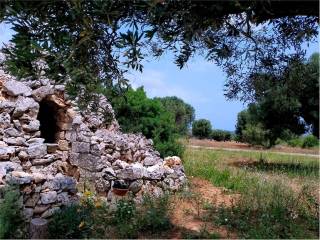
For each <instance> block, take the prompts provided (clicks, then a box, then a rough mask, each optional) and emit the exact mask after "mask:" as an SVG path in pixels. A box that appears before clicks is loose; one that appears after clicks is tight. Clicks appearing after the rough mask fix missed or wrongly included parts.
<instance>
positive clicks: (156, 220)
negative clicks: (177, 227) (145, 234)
mask: <svg viewBox="0 0 320 240" xmlns="http://www.w3.org/2000/svg"><path fill="white" fill-rule="evenodd" d="M168 206H169V197H168V196H163V197H161V198H158V199H154V198H153V197H150V196H145V197H144V199H143V204H142V206H141V210H142V213H141V215H140V217H139V219H138V224H139V228H140V230H142V231H151V232H153V233H155V232H158V231H163V230H167V229H169V228H170V227H171V223H170V219H169V214H168Z"/></svg>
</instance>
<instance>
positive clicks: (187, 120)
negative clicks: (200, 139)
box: [156, 96, 195, 135]
mask: <svg viewBox="0 0 320 240" xmlns="http://www.w3.org/2000/svg"><path fill="white" fill-rule="evenodd" d="M156 99H157V100H159V101H160V102H161V103H162V105H163V106H164V107H165V108H166V110H167V111H168V112H170V113H172V114H173V115H174V119H175V126H176V128H177V132H178V133H179V134H180V135H185V134H187V132H188V129H189V128H190V127H191V124H192V122H193V121H194V118H195V111H194V108H193V107H192V106H191V105H190V104H188V103H185V102H184V101H183V100H182V99H180V98H178V97H176V96H173V97H163V98H156Z"/></svg>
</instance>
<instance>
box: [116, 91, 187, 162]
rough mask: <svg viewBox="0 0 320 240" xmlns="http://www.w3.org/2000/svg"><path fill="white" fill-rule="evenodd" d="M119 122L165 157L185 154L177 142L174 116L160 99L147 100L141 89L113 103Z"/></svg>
mask: <svg viewBox="0 0 320 240" xmlns="http://www.w3.org/2000/svg"><path fill="white" fill-rule="evenodd" d="M111 103H112V106H113V109H114V111H115V113H116V117H117V120H118V122H119V124H120V126H121V128H122V129H123V130H124V131H125V132H133V133H138V132H141V133H142V134H143V135H144V136H146V137H147V138H151V139H152V140H153V142H154V146H155V148H156V149H157V150H158V151H159V152H160V154H161V156H162V157H165V156H172V155H178V156H181V154H182V150H183V149H182V146H181V145H180V144H179V143H178V142H177V138H178V134H177V132H176V127H175V119H174V116H173V115H172V114H171V113H170V112H168V111H167V110H166V109H165V108H164V107H163V105H162V103H161V102H160V101H159V100H157V99H150V98H148V97H147V95H146V93H145V91H144V89H143V88H142V87H140V88H138V89H136V90H134V89H131V88H130V89H129V90H128V91H127V92H126V93H125V94H124V96H123V97H114V98H112V99H111Z"/></svg>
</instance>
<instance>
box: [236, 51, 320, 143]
mask: <svg viewBox="0 0 320 240" xmlns="http://www.w3.org/2000/svg"><path fill="white" fill-rule="evenodd" d="M318 77H319V54H318V53H315V54H313V55H312V56H311V57H310V59H309V60H308V61H301V60H296V61H293V62H291V63H290V64H289V65H288V67H287V69H286V71H285V72H284V73H281V74H279V75H272V76H270V75H268V74H266V73H260V74H258V75H255V76H253V77H252V78H255V80H254V83H255V85H254V86H255V99H256V101H255V103H252V104H249V106H248V109H247V110H245V111H242V112H240V113H239V114H238V120H237V125H236V134H237V136H238V138H239V139H242V140H244V138H243V132H244V130H245V129H246V128H247V125H248V124H250V125H258V124H259V128H261V129H264V130H265V131H266V132H267V133H265V134H264V136H265V137H267V138H268V139H269V140H270V145H274V144H275V142H276V140H277V139H278V138H281V139H284V140H289V138H291V137H292V136H294V135H301V134H303V133H305V132H306V130H308V127H309V126H310V127H311V131H312V133H313V135H315V136H316V137H319V99H318V97H319V78H318ZM260 132H261V131H260Z"/></svg>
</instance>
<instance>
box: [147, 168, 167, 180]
mask: <svg viewBox="0 0 320 240" xmlns="http://www.w3.org/2000/svg"><path fill="white" fill-rule="evenodd" d="M147 172H148V173H147V178H149V179H161V178H162V177H164V172H165V170H164V167H163V166H162V165H154V166H151V167H148V168H147Z"/></svg>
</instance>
